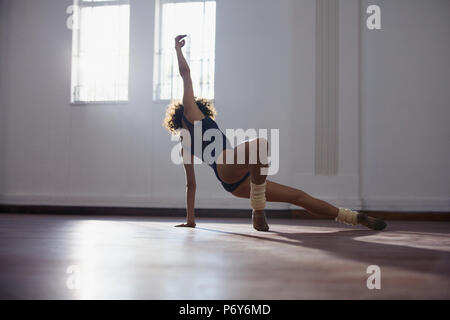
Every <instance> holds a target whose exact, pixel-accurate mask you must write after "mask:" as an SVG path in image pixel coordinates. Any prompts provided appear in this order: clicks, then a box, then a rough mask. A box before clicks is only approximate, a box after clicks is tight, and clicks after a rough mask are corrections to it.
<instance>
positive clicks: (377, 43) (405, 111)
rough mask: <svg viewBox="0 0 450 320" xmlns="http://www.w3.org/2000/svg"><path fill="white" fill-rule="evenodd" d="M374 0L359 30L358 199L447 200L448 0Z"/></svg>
mask: <svg viewBox="0 0 450 320" xmlns="http://www.w3.org/2000/svg"><path fill="white" fill-rule="evenodd" d="M369 4H378V5H379V6H380V7H381V11H382V30H381V31H369V30H368V29H367V28H364V29H363V30H364V31H363V33H362V45H361V48H362V61H361V68H362V70H361V74H362V82H361V92H362V96H361V98H362V99H361V101H362V104H361V106H362V118H361V128H362V141H363V144H362V153H361V155H362V173H363V174H362V197H363V199H364V200H365V205H366V206H367V207H369V208H373V209H382V208H384V207H392V208H394V209H395V208H402V209H405V208H412V209H420V208H422V209H427V208H435V209H436V210H439V209H441V210H442V209H447V210H448V208H449V205H450V126H449V119H450V90H449V89H450V88H449V84H450V1H448V0H429V1H425V0H395V1H393V0H385V1H379V0H378V1H372V0H371V1H367V0H365V1H363V8H367V6H368V5H369Z"/></svg>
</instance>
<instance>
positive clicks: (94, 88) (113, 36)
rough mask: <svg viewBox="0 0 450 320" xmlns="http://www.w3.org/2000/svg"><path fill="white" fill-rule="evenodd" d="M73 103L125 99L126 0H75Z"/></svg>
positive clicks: (128, 19)
mask: <svg viewBox="0 0 450 320" xmlns="http://www.w3.org/2000/svg"><path fill="white" fill-rule="evenodd" d="M75 7H76V8H77V9H78V10H77V14H78V15H77V17H76V18H77V23H76V27H75V28H73V39H72V42H73V44H72V85H71V102H72V103H91V102H92V103H96V102H124V101H128V69H129V38H130V36H129V31H130V30H129V29H130V5H129V0H75Z"/></svg>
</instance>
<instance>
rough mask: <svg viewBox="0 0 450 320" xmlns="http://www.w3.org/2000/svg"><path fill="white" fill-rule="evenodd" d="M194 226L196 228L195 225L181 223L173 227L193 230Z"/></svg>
mask: <svg viewBox="0 0 450 320" xmlns="http://www.w3.org/2000/svg"><path fill="white" fill-rule="evenodd" d="M195 226H196V224H195V223H182V224H179V225H177V226H175V228H195Z"/></svg>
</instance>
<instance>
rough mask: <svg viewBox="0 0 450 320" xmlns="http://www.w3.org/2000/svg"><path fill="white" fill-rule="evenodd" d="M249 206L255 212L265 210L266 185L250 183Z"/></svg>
mask: <svg viewBox="0 0 450 320" xmlns="http://www.w3.org/2000/svg"><path fill="white" fill-rule="evenodd" d="M250 204H251V206H252V208H253V210H255V211H262V210H264V209H265V208H266V183H265V182H264V184H259V185H258V184H254V183H253V182H250Z"/></svg>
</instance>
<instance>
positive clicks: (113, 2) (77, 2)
mask: <svg viewBox="0 0 450 320" xmlns="http://www.w3.org/2000/svg"><path fill="white" fill-rule="evenodd" d="M73 5H74V6H76V7H78V9H77V10H78V14H79V15H80V16H79V17H78V18H79V21H78V23H79V25H78V28H77V29H73V30H72V51H71V72H70V77H71V80H70V96H69V97H70V101H69V104H70V105H71V106H86V105H127V104H129V102H130V57H131V54H130V50H131V0H104V1H83V0H73ZM120 5H129V7H130V17H129V31H128V51H129V55H128V75H127V86H128V97H127V100H95V101H94V100H93V101H83V100H79V101H73V100H72V95H73V93H74V92H73V72H74V70H73V57H74V51H73V45H74V42H75V41H77V48H78V50H79V48H80V38H81V36H80V34H81V28H82V26H81V9H82V8H85V7H89V8H93V7H102V6H120ZM75 37H76V40H75ZM77 53H78V54H79V51H78V52H77ZM76 72H78V73H79V70H77V71H76Z"/></svg>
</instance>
